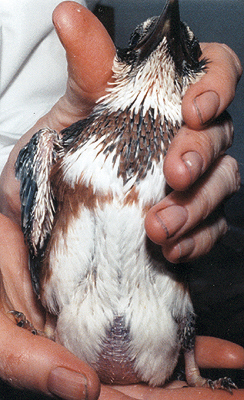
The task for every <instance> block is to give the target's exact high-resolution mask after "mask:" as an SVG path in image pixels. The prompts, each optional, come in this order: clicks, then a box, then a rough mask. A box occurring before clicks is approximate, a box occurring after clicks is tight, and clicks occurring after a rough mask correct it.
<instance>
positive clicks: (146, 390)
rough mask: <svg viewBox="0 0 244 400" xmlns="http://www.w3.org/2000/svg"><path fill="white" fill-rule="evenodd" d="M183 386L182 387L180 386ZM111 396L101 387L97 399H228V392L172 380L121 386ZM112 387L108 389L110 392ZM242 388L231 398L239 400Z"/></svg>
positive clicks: (243, 392)
mask: <svg viewBox="0 0 244 400" xmlns="http://www.w3.org/2000/svg"><path fill="white" fill-rule="evenodd" d="M180 385H181V387H180V388H179V386H180ZM182 386H183V387H182ZM116 389H117V390H116V391H117V396H116V395H115V392H116V391H115V390H114V393H113V395H112V397H109V396H107V397H106V394H107V393H106V392H107V388H102V391H101V396H100V397H99V400H105V399H109V400H129V399H130V400H132V399H133V400H134V399H140V400H229V399H230V393H229V392H227V391H224V390H211V389H210V388H194V387H185V385H184V383H183V384H182V383H180V384H179V383H178V384H177V382H174V383H173V385H172V384H171V385H168V387H167V389H165V388H158V387H156V388H151V387H149V386H146V385H132V386H121V387H120V388H116ZM111 392H112V389H110V394H111ZM243 396H244V390H240V389H239V390H235V391H234V393H233V396H232V397H231V399H233V400H239V399H240V400H241V399H243Z"/></svg>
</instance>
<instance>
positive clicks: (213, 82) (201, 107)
mask: <svg viewBox="0 0 244 400" xmlns="http://www.w3.org/2000/svg"><path fill="white" fill-rule="evenodd" d="M202 51H203V55H202V57H203V58H205V59H207V60H209V63H208V64H207V73H206V74H205V75H204V76H203V77H202V78H201V80H200V81H199V82H198V83H196V84H194V85H192V86H191V87H190V88H189V89H188V91H187V93H186V95H185V96H184V99H183V103H182V114H183V119H184V121H185V123H186V124H187V126H188V127H189V128H191V129H201V128H202V127H203V126H204V125H205V124H207V123H209V122H210V121H211V120H213V119H214V118H216V117H217V116H219V115H220V114H221V113H222V112H223V111H224V110H225V109H226V108H227V107H228V106H229V104H230V103H231V102H232V100H233V98H234V96H235V89H236V85H237V83H238V81H239V79H240V77H241V74H242V68H241V63H240V61H239V59H238V57H237V55H236V54H235V53H234V52H233V51H232V50H231V49H230V48H229V47H228V46H226V45H225V44H218V43H205V44H202Z"/></svg>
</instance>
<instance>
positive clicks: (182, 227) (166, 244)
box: [145, 156, 240, 262]
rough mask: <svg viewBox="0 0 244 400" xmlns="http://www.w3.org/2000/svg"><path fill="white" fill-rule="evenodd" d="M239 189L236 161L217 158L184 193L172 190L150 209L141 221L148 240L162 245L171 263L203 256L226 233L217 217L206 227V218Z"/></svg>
mask: <svg viewBox="0 0 244 400" xmlns="http://www.w3.org/2000/svg"><path fill="white" fill-rule="evenodd" d="M239 186H240V175H239V170H238V165H237V163H236V161H235V160H234V159H233V158H232V157H230V156H222V157H220V158H219V159H218V160H217V161H215V163H214V164H213V166H212V168H211V169H210V170H209V171H208V172H207V173H205V174H204V176H203V177H202V178H200V179H199V181H198V182H197V183H196V184H195V185H193V187H192V188H191V189H189V190H188V191H187V192H176V191H173V192H171V193H170V194H169V195H168V196H167V197H166V198H164V199H163V200H162V201H161V202H160V203H158V204H157V205H155V206H154V207H152V208H151V210H150V211H149V212H148V214H147V216H146V220H145V227H146V231H147V234H148V236H149V238H150V239H151V240H152V241H154V242H155V243H157V244H160V245H161V246H162V249H163V253H164V255H165V257H166V258H167V259H168V260H169V261H171V262H180V261H183V260H184V261H186V260H190V259H193V258H195V257H197V256H199V255H202V254H205V253H206V252H207V251H208V250H209V249H210V247H211V246H212V245H213V243H214V242H215V241H216V240H217V239H218V238H219V237H220V236H221V235H222V234H223V233H224V232H225V230H226V224H225V221H224V220H223V218H222V217H221V215H220V216H219V217H218V218H217V220H215V222H214V223H213V222H212V221H211V223H210V224H208V223H207V217H208V216H209V215H210V214H211V213H212V212H213V211H214V210H215V209H216V207H217V206H218V205H219V204H220V203H221V202H222V201H223V200H224V199H225V198H226V197H227V196H229V195H231V194H232V193H234V192H235V191H236V190H238V188H239ZM201 223H202V224H201ZM196 227H197V229H195V228H196ZM194 229H195V230H194ZM188 233H189V234H188Z"/></svg>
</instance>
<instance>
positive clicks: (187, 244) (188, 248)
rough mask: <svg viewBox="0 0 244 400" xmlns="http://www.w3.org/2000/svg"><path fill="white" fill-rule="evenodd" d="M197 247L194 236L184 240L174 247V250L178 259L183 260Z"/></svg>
mask: <svg viewBox="0 0 244 400" xmlns="http://www.w3.org/2000/svg"><path fill="white" fill-rule="evenodd" d="M194 248H195V241H194V240H193V239H192V238H188V239H185V240H182V242H180V243H178V244H177V245H176V246H175V247H174V248H173V250H172V251H173V252H176V257H175V258H177V259H178V260H183V259H184V258H187V257H188V256H189V255H190V254H191V253H192V252H193V250H194Z"/></svg>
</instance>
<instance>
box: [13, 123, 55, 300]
mask: <svg viewBox="0 0 244 400" xmlns="http://www.w3.org/2000/svg"><path fill="white" fill-rule="evenodd" d="M61 153H62V146H61V140H60V138H59V137H58V134H57V132H56V131H53V130H50V129H48V128H45V129H42V130H40V131H39V132H37V133H36V134H35V135H34V136H33V137H32V139H31V140H30V141H29V143H28V144H27V145H26V146H25V147H24V148H23V149H22V150H21V151H20V153H19V156H18V158H17V161H16V178H17V179H19V180H20V200H21V217H22V230H23V233H24V236H25V240H26V241H27V243H28V246H29V251H30V270H31V277H32V282H33V286H34V289H35V291H36V292H37V293H38V291H39V285H38V281H39V268H40V266H39V264H40V261H41V259H42V257H43V253H44V250H45V248H46V245H47V242H48V239H49V237H50V234H51V230H52V226H53V221H54V215H55V211H56V205H55V198H54V195H53V192H52V187H51V183H50V172H51V169H52V167H53V165H54V164H55V162H56V160H57V158H59V155H60V154H61Z"/></svg>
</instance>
